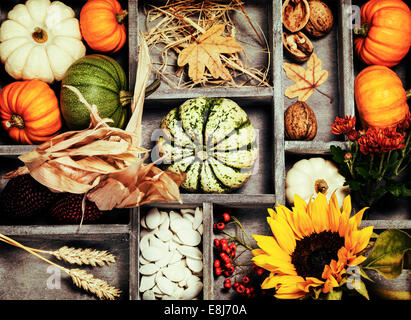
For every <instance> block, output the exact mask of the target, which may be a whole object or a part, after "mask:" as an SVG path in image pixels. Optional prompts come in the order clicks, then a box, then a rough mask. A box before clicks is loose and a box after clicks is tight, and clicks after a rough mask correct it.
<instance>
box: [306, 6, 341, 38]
mask: <svg viewBox="0 0 411 320" xmlns="http://www.w3.org/2000/svg"><path fill="white" fill-rule="evenodd" d="M309 6H310V19H309V20H308V22H307V24H306V25H305V30H306V31H307V33H308V34H310V35H312V36H314V37H317V38H319V37H323V36H325V35H326V34H327V33H329V32H330V31H331V28H332V27H333V24H334V17H333V14H332V12H331V10H330V8H329V7H328V6H327V5H326V4H325V3H324V2H322V1H319V0H311V1H310V2H309Z"/></svg>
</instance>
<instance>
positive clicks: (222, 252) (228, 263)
mask: <svg viewBox="0 0 411 320" xmlns="http://www.w3.org/2000/svg"><path fill="white" fill-rule="evenodd" d="M214 246H215V248H216V249H217V254H218V258H217V259H215V260H214V272H215V275H216V276H219V275H221V274H224V276H226V277H229V276H231V275H232V274H233V273H234V270H235V268H234V265H233V264H232V260H231V259H232V258H234V257H235V255H236V252H237V245H236V244H235V243H234V242H232V243H230V244H228V240H227V239H225V238H222V239H214Z"/></svg>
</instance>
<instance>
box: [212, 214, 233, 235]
mask: <svg viewBox="0 0 411 320" xmlns="http://www.w3.org/2000/svg"><path fill="white" fill-rule="evenodd" d="M221 217H222V221H219V222H215V223H214V226H213V227H214V231H222V230H224V228H225V226H226V224H227V222H230V220H231V216H230V214H229V213H228V212H224V213H223V214H222V215H221Z"/></svg>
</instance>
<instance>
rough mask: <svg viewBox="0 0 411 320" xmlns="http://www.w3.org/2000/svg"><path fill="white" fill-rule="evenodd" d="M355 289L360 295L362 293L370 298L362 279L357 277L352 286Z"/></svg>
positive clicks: (366, 297)
mask: <svg viewBox="0 0 411 320" xmlns="http://www.w3.org/2000/svg"><path fill="white" fill-rule="evenodd" d="M354 289H355V291H357V292H358V293H359V294H360V295H362V296H363V297H364V298H365V299H367V300H370V296H369V295H368V291H367V287H366V286H365V283H364V282H363V281H362V280H359V279H357V280H356V285H355V286H354Z"/></svg>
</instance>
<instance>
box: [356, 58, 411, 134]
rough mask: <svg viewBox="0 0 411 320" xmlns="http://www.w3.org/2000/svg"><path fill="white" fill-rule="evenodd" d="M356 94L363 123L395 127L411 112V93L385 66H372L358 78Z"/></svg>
mask: <svg viewBox="0 0 411 320" xmlns="http://www.w3.org/2000/svg"><path fill="white" fill-rule="evenodd" d="M354 96H355V102H356V105H357V110H358V114H359V118H360V121H361V124H362V126H363V128H364V129H366V128H369V127H376V128H386V127H394V126H396V125H397V124H399V123H400V122H402V121H403V120H404V119H405V117H406V116H407V114H408V112H409V108H408V104H407V93H406V91H405V90H404V87H403V85H402V82H401V80H400V78H399V77H398V76H397V74H396V73H395V72H394V71H392V70H391V69H390V68H388V67H385V66H377V65H374V66H369V67H366V68H365V69H363V70H362V71H361V72H360V73H359V74H358V75H357V77H356V78H355V81H354Z"/></svg>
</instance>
